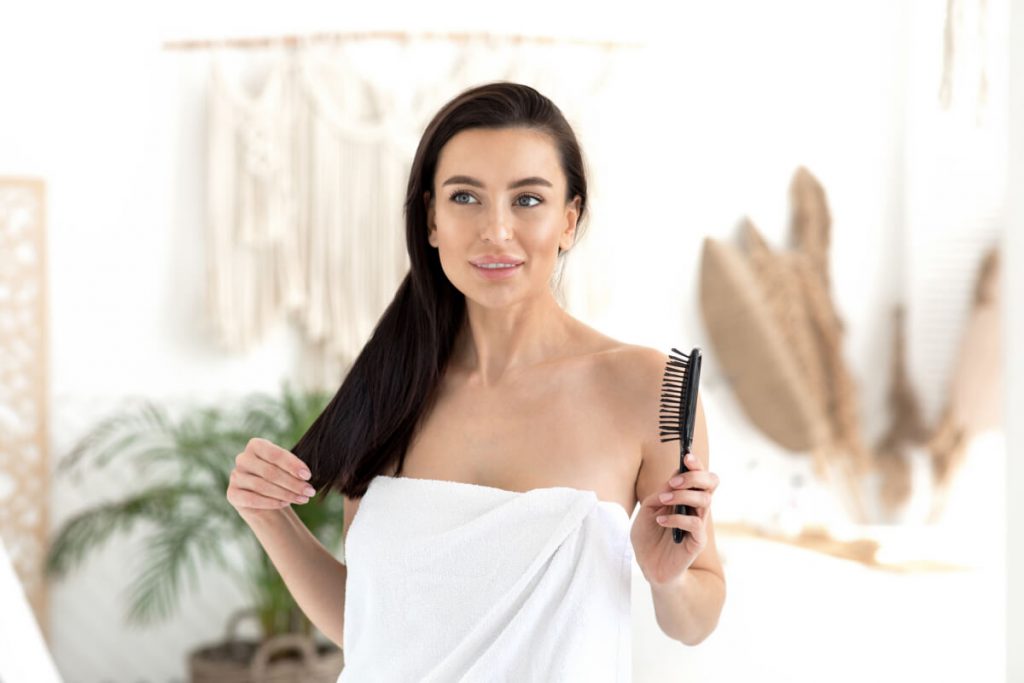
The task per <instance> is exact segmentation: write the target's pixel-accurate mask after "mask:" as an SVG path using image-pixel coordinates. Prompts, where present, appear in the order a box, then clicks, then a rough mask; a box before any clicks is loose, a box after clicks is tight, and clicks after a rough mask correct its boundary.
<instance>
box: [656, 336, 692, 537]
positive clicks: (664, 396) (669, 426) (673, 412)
mask: <svg viewBox="0 0 1024 683" xmlns="http://www.w3.org/2000/svg"><path fill="white" fill-rule="evenodd" d="M699 382H700V349H699V348H697V347H694V348H693V350H692V351H690V355H689V356H687V355H686V354H685V353H683V352H682V351H680V350H679V349H677V348H675V347H673V348H672V354H670V355H669V358H668V361H667V362H666V364H665V376H664V377H663V378H662V380H661V411H660V412H659V418H658V419H659V425H658V426H659V427H660V428H661V436H662V439H661V441H662V443H664V442H666V441H675V440H677V439H678V440H679V472H680V473H683V472H689V468H688V467H687V466H686V463H684V462H683V458H684V457H686V454H687V453H689V452H690V444H691V443H693V423H694V420H695V415H696V412H697V384H698V383H699ZM666 437H667V438H666ZM674 512H675V513H676V514H677V515H692V514H695V513H694V510H693V508H692V507H690V506H689V505H676V506H675V510H674ZM684 533H686V532H684V531H683V530H682V529H672V540H673V541H675V542H676V543H682V542H683V534H684Z"/></svg>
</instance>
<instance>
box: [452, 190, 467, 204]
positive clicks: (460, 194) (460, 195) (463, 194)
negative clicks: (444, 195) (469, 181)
mask: <svg viewBox="0 0 1024 683" xmlns="http://www.w3.org/2000/svg"><path fill="white" fill-rule="evenodd" d="M463 196H465V197H471V196H472V195H471V194H469V193H468V192H456V193H454V194H452V196H451V197H449V199H451V200H452V201H453V202H455V203H456V204H465V203H466V202H460V201H458V200H457V198H458V197H463Z"/></svg>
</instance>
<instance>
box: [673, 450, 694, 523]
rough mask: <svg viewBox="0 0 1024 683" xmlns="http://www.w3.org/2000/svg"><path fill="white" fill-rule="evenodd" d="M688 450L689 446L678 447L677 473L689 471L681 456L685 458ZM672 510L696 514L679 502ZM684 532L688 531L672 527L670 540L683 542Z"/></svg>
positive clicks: (680, 513) (689, 507)
mask: <svg viewBox="0 0 1024 683" xmlns="http://www.w3.org/2000/svg"><path fill="white" fill-rule="evenodd" d="M689 452H690V449H689V447H684V448H682V449H680V453H679V474H683V473H684V472H689V471H690V468H689V467H687V466H686V465H685V464H684V463H683V458H685V457H686V454H687V453H689ZM673 512H675V514H677V515H693V514H696V513H695V512H694V510H693V507H692V506H690V505H683V504H681V503H680V504H679V505H676V506H675V509H674V510H673ZM685 533H688V532H687V531H684V530H683V529H678V528H674V529H672V540H673V541H675V542H676V543H682V542H683V534H685Z"/></svg>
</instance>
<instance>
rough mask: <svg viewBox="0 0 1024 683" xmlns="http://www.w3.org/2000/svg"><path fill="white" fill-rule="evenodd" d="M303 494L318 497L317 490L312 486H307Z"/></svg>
mask: <svg viewBox="0 0 1024 683" xmlns="http://www.w3.org/2000/svg"><path fill="white" fill-rule="evenodd" d="M302 492H303V493H305V494H306V495H307V496H313V495H316V489H314V488H313V487H312V486H307V487H306V488H304V489H302Z"/></svg>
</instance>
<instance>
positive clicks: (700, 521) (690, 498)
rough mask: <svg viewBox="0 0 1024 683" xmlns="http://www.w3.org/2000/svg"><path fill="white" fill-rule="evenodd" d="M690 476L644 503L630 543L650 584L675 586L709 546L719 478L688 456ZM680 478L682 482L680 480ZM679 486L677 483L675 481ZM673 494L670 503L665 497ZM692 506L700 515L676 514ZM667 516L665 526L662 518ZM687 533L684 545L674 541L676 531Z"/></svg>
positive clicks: (698, 460)
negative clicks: (680, 507)
mask: <svg viewBox="0 0 1024 683" xmlns="http://www.w3.org/2000/svg"><path fill="white" fill-rule="evenodd" d="M684 463H685V464H686V467H687V469H688V470H689V471H688V472H684V473H683V474H678V473H676V474H674V475H672V477H670V478H669V479H668V480H666V481H665V486H664V488H662V489H660V490H658V491H655V492H654V493H652V494H651V495H649V496H648V497H647V498H645V499H644V500H642V501H640V511H639V512H638V513H637V517H636V520H635V521H634V522H633V528H632V530H631V531H630V540H631V541H632V542H633V554H634V555H635V556H636V561H637V564H639V565H640V569H641V570H642V571H643V574H644V577H645V578H646V579H647V581H648V582H650V583H652V584H655V583H659V584H665V583H673V582H675V581H678V580H680V579H682V577H683V574H684V573H685V572H686V570H687V569H689V568H690V565H692V564H693V561H694V560H696V559H697V556H698V555H700V553H701V551H702V550H704V546H705V545H706V544H707V540H708V537H707V529H706V524H707V517H708V512H709V510H710V509H711V495H712V494H713V493H714V492H715V489H717V488H718V484H719V480H718V475H716V474H714V473H713V472H708V471H707V470H705V469H704V464H703V463H702V462H701V461H700V458H698V457H697V456H695V455H694V454H693V453H688V454H687V455H686V458H685V460H684ZM676 477H680V480H676ZM674 480H675V481H678V483H673V481H674ZM664 493H668V494H670V497H669V498H668V500H662V499H661V495H662V494H664ZM680 504H682V505H689V506H690V507H692V508H694V511H695V512H696V514H694V515H686V514H675V506H676V505H680ZM663 515H664V516H665V519H664V521H663V522H659V521H658V517H660V516H663ZM674 528H679V529H683V530H684V531H685V532H687V533H684V534H683V541H682V543H676V542H675V541H674V540H672V529H674Z"/></svg>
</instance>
